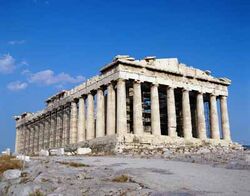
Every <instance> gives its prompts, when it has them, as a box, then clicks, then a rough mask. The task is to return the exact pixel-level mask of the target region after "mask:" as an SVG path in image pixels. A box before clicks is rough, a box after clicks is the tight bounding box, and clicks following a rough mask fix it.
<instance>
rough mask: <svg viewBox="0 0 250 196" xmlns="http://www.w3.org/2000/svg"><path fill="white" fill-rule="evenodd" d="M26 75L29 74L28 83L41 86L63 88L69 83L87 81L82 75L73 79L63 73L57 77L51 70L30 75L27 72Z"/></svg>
mask: <svg viewBox="0 0 250 196" xmlns="http://www.w3.org/2000/svg"><path fill="white" fill-rule="evenodd" d="M25 73H28V75H29V77H28V81H29V82H30V83H36V84H40V85H57V86H58V85H59V86H61V85H64V84H67V83H78V82H82V81H84V80H85V78H84V77H83V76H81V75H79V76H76V77H73V76H70V75H69V74H67V73H63V72H62V73H59V74H57V75H56V74H55V73H54V72H53V71H52V70H49V69H48V70H44V71H40V72H37V73H29V72H27V71H25V72H24V74H25Z"/></svg>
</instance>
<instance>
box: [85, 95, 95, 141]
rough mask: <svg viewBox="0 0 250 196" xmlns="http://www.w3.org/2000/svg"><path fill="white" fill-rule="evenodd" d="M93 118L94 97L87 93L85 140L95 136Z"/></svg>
mask: <svg viewBox="0 0 250 196" xmlns="http://www.w3.org/2000/svg"><path fill="white" fill-rule="evenodd" d="M94 123H95V119H94V97H93V95H92V94H91V93H89V94H88V98H87V123H86V125H87V132H86V138H87V140H90V139H93V138H94V137H95V124H94Z"/></svg>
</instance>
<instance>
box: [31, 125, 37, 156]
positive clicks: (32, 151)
mask: <svg viewBox="0 0 250 196" xmlns="http://www.w3.org/2000/svg"><path fill="white" fill-rule="evenodd" d="M31 130H32V137H31V140H32V150H31V154H34V153H35V136H36V135H35V126H34V125H32V129H31Z"/></svg>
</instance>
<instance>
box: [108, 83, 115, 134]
mask: <svg viewBox="0 0 250 196" xmlns="http://www.w3.org/2000/svg"><path fill="white" fill-rule="evenodd" d="M106 114H107V135H114V134H115V90H114V87H113V85H112V83H110V84H109V85H108V94H107V111H106Z"/></svg>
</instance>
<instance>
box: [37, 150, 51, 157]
mask: <svg viewBox="0 0 250 196" xmlns="http://www.w3.org/2000/svg"><path fill="white" fill-rule="evenodd" d="M39 156H49V151H48V150H41V151H40V152H39Z"/></svg>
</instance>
